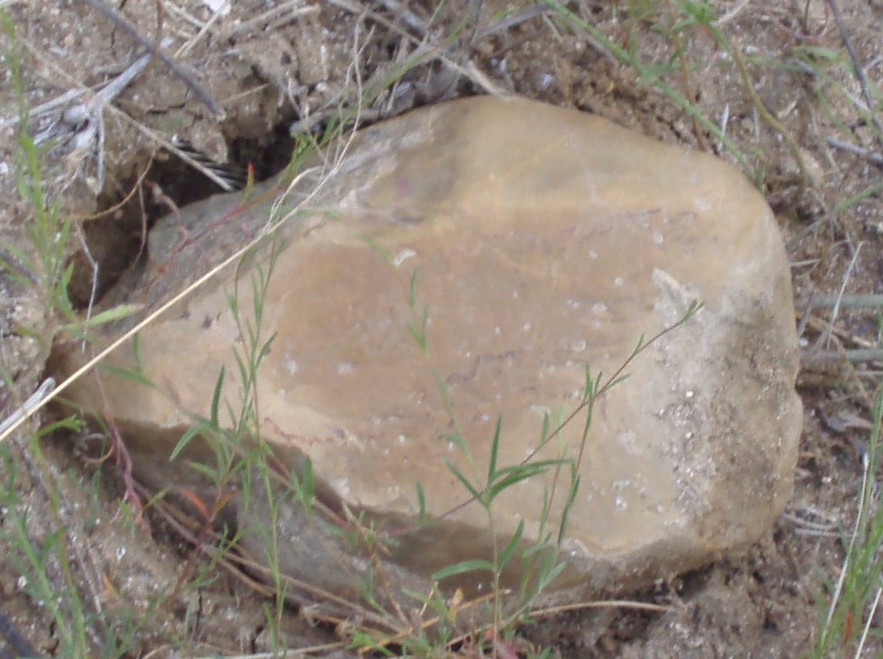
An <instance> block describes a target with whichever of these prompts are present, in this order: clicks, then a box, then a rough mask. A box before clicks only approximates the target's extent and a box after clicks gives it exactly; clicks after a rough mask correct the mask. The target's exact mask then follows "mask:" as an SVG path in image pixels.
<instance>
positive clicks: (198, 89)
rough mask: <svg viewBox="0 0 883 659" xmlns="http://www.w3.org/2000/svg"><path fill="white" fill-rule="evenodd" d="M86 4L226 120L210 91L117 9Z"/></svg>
mask: <svg viewBox="0 0 883 659" xmlns="http://www.w3.org/2000/svg"><path fill="white" fill-rule="evenodd" d="M86 2H87V3H89V6H90V7H92V8H93V9H94V10H95V11H97V12H99V13H101V14H102V15H103V16H104V17H105V18H107V19H108V20H109V21H110V22H112V23H113V24H114V25H116V26H117V27H119V28H120V29H122V30H124V31H126V32H127V33H128V34H129V36H131V37H132V38H133V39H135V41H137V42H138V43H139V44H141V45H142V46H143V47H144V48H147V49H148V50H150V51H151V53H155V54H156V56H157V57H158V58H159V60H160V61H161V62H162V63H163V64H165V65H166V66H167V67H169V68H170V69H171V70H172V72H173V73H174V74H175V75H176V76H178V77H179V78H181V80H183V81H184V83H185V84H186V85H187V86H188V87H190V89H192V90H193V92H194V93H195V94H196V95H197V96H198V97H199V99H200V100H201V101H202V102H203V103H204V104H205V105H206V107H208V109H209V110H211V111H212V113H213V114H214V115H215V116H216V117H217V119H219V120H220V119H223V118H224V116H225V112H224V110H223V109H222V108H221V106H220V105H218V104H217V102H216V101H215V100H214V99H213V98H212V96H211V94H209V92H208V90H207V89H206V88H205V87H203V86H202V84H201V83H200V82H199V81H198V80H196V78H194V77H193V76H192V75H191V74H190V73H188V72H187V71H185V70H184V69H183V68H182V67H181V65H180V64H178V63H177V62H176V61H175V60H174V59H172V58H171V57H169V56H168V55H166V54H165V53H164V52H163V51H162V50H160V49H159V48H158V44H156V43H154V42H153V41H151V40H150V39H148V38H147V37H145V36H144V35H143V34H141V33H140V32H139V31H138V29H137V28H136V27H135V26H134V25H132V24H131V23H130V22H129V21H128V20H126V19H125V18H124V17H123V16H122V15H121V14H120V13H119V12H118V11H117V10H116V9H114V8H113V7H111V6H110V5H108V4H107V3H106V2H104V0H86Z"/></svg>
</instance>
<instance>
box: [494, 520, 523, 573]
mask: <svg viewBox="0 0 883 659" xmlns="http://www.w3.org/2000/svg"><path fill="white" fill-rule="evenodd" d="M523 534H524V520H523V519H522V520H519V521H518V528H516V529H515V535H513V536H512V539H511V540H509V543H508V544H507V545H506V547H505V548H504V549H503V551H502V553H501V554H500V558H499V560H498V561H497V571H498V572H502V571H503V568H504V567H506V565H507V564H508V563H509V561H510V560H512V556H514V555H515V550H516V549H518V545H519V544H520V543H521V536H522V535H523Z"/></svg>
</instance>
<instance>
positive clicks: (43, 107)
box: [0, 87, 91, 128]
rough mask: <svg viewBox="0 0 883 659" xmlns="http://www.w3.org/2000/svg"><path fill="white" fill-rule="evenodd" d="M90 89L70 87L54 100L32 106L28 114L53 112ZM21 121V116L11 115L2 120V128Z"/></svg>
mask: <svg viewBox="0 0 883 659" xmlns="http://www.w3.org/2000/svg"><path fill="white" fill-rule="evenodd" d="M89 91H91V90H90V89H89V88H88V87H86V88H83V89H69V90H67V91H66V92H64V93H63V94H61V95H59V96H56V97H55V98H53V99H52V100H49V101H46V102H45V103H41V104H40V105H38V106H37V107H35V108H31V109H30V110H29V111H28V116H29V117H40V116H42V115H44V114H47V113H49V112H51V111H52V110H54V109H55V108H57V107H60V106H62V105H67V104H68V103H70V102H71V101H73V100H74V99H76V98H79V97H80V96H82V95H83V94H86V93H88V92H89ZM20 121H21V117H17V116H16V117H10V118H8V119H3V120H2V121H0V128H7V127H9V126H14V125H15V124H17V123H18V122H20Z"/></svg>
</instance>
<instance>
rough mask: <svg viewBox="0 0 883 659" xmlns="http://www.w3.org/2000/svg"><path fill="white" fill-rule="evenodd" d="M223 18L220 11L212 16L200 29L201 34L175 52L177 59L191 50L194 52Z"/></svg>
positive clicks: (197, 34)
mask: <svg viewBox="0 0 883 659" xmlns="http://www.w3.org/2000/svg"><path fill="white" fill-rule="evenodd" d="M221 16H222V14H221V11H220V10H218V11H216V12H215V13H214V14H212V17H211V18H210V19H208V20H207V21H206V22H205V25H203V26H202V27H201V28H200V30H199V32H197V33H196V34H195V35H194V36H193V38H191V39H188V40H187V42H186V43H185V44H184V45H183V46H181V47H180V48H179V49H178V50H176V51H175V58H176V59H177V58H179V57H184V55H186V54H187V53H189V52H190V51H191V50H193V47H194V46H195V45H196V44H198V43H199V42H200V40H201V39H202V38H203V37H204V36H205V35H206V34H208V33H209V32H210V31H211V29H212V26H213V25H214V24H215V23H217V22H218V20H219V19H220V18H221Z"/></svg>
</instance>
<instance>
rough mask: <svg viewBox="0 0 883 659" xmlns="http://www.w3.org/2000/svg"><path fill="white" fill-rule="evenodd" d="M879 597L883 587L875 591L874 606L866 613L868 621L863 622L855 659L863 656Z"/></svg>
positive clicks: (882, 593) (882, 592)
mask: <svg viewBox="0 0 883 659" xmlns="http://www.w3.org/2000/svg"><path fill="white" fill-rule="evenodd" d="M881 595H883V586H881V587H880V588H878V589H877V596H876V597H875V598H874V604H873V605H872V606H871V610H870V611H868V615H867V618H868V619H867V620H866V621H865V628H864V631H863V632H862V637H861V640H860V641H859V644H858V648H856V650H855V659H861V658H862V657H863V656H864V650H865V643H866V642H867V640H868V633H869V632H870V631H871V625H872V624H873V623H874V619H875V618H876V616H877V606H879V604H880V596H881Z"/></svg>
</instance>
